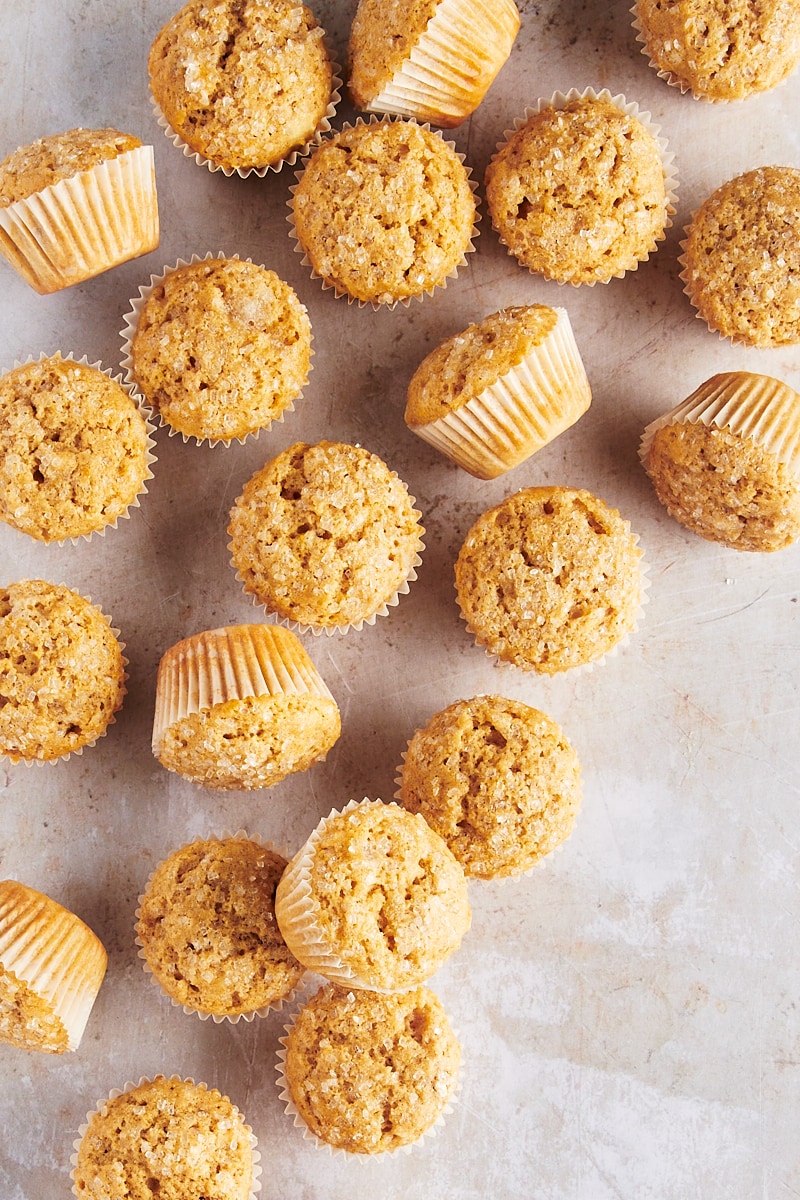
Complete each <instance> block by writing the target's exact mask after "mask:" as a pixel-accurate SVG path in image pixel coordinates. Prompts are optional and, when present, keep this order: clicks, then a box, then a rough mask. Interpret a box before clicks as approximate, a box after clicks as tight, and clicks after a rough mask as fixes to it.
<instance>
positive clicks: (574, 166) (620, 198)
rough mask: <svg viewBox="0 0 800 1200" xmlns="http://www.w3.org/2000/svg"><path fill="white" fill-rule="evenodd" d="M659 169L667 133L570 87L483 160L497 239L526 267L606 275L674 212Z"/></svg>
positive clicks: (597, 277)
mask: <svg viewBox="0 0 800 1200" xmlns="http://www.w3.org/2000/svg"><path fill="white" fill-rule="evenodd" d="M668 169H669V170H671V156H667V155H666V143H665V142H664V141H663V139H661V138H659V137H658V130H657V129H655V128H654V127H652V126H651V125H650V122H649V117H648V115H646V114H642V113H640V112H639V109H638V106H637V105H635V104H630V103H628V102H627V101H625V99H624V97H622V96H616V97H612V96H611V94H610V92H608V91H606V90H604V91H601V92H600V93H595V92H594V91H592V90H591V89H587V91H585V92H583V93H582V94H581V93H578V92H576V91H572V92H569V93H568V94H567V95H566V96H563V95H560V94H559V95H557V96H555V97H554V98H553V100H552V101H551V102H549V103H544V102H540V106H539V110H538V111H529V112H528V113H526V119H525V120H524V121H523V123H522V124H520V125H519V127H518V128H517V130H516V131H515V132H514V133H510V134H507V135H506V139H505V141H504V142H502V143H501V144H500V146H499V147H498V150H497V153H496V154H495V156H494V158H493V159H492V160H491V162H490V163H489V166H488V167H487V169H486V201H487V204H488V206H489V212H490V214H491V218H492V224H493V225H494V228H495V230H496V231H497V233H498V235H499V237H500V241H501V242H502V243H503V244H504V245H505V246H507V248H508V250H509V252H510V253H511V254H513V255H514V256H515V258H517V259H518V261H519V262H520V263H521V264H522V265H523V266H525V267H528V269H529V270H530V271H533V272H534V273H536V274H540V275H543V276H544V278H545V279H554V280H556V281H557V282H559V283H571V284H576V285H577V284H581V283H589V284H593V283H607V282H608V281H609V280H610V279H612V278H614V277H615V276H616V277H619V276H622V275H624V274H625V272H626V271H633V270H635V269H636V268H637V266H638V264H639V263H640V262H643V261H644V260H645V259H647V258H648V257H649V255H650V254H651V253H652V252H653V251H654V250H655V249H656V246H657V244H658V242H660V241H662V240H663V238H664V234H665V230H666V229H667V228H668V227H669V225H670V224H671V221H670V214H671V213H672V212H674V206H673V195H672V193H673V182H674V181H673V179H672V176H671V174H668Z"/></svg>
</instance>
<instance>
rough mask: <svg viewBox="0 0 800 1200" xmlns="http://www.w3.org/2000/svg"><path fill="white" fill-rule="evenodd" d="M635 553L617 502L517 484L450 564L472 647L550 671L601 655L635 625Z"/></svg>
mask: <svg viewBox="0 0 800 1200" xmlns="http://www.w3.org/2000/svg"><path fill="white" fill-rule="evenodd" d="M641 557H642V554H641V550H640V549H639V547H638V544H637V538H635V537H634V535H633V534H632V533H631V528H630V525H629V523H628V522H627V521H625V520H623V518H622V517H621V516H620V514H619V513H618V512H617V510H616V509H615V508H611V507H609V505H607V504H606V503H605V502H604V501H603V500H600V499H599V498H598V497H597V496H593V495H592V494H591V492H588V491H586V490H585V489H579V488H568V487H531V488H523V489H522V491H519V492H516V493H514V495H512V496H509V497H507V499H505V500H503V501H501V502H500V504H497V505H495V506H494V507H493V508H490V509H488V510H487V511H486V512H485V513H483V514H482V515H481V516H480V517H478V519H477V521H476V522H475V523H474V525H473V526H472V528H471V529H470V530H469V532H468V534H467V536H466V538H465V540H464V544H463V545H462V547H461V550H460V552H459V555H458V559H457V561H456V567H455V578H456V591H457V597H458V604H459V607H460V609H461V615H462V617H463V618H464V620H465V621H466V624H467V628H468V629H469V630H470V632H471V633H473V634H474V636H475V639H476V641H477V642H478V644H479V645H481V646H484V647H485V648H486V650H487V651H488V652H489V653H490V654H492V655H494V656H495V657H496V658H498V659H499V660H500V661H501V662H508V663H511V664H513V665H514V666H516V667H521V668H522V669H523V670H532V671H538V672H541V673H543V674H546V675H554V674H557V673H558V672H559V671H566V670H568V669H569V668H571V667H578V666H584V665H586V664H588V663H591V662H595V661H597V660H599V659H601V658H603V657H604V656H605V655H606V654H607V653H608V652H609V651H610V650H612V649H613V648H614V647H615V646H617V645H618V644H619V643H620V642H621V641H622V640H623V639H624V638H625V637H627V635H628V634H629V633H630V632H631V631H632V630H633V629H634V627H635V625H636V621H637V618H638V615H639V612H640V608H641V605H642V600H643V579H642V570H641Z"/></svg>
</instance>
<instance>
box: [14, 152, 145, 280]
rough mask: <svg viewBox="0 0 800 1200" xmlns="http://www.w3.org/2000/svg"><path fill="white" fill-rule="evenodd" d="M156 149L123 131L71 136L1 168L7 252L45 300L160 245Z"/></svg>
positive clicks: (18, 155)
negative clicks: (47, 295)
mask: <svg viewBox="0 0 800 1200" xmlns="http://www.w3.org/2000/svg"><path fill="white" fill-rule="evenodd" d="M158 239H159V228H158V201H157V198H156V178H155V167H154V165H153V147H152V146H143V145H142V143H141V141H140V140H139V138H138V137H135V136H134V135H133V134H129V133H120V132H119V131H118V130H116V129H69V130H67V132H66V133H57V134H53V135H52V136H50V137H44V138H40V139H39V140H38V141H36V142H33V143H32V144H31V145H29V146H21V147H20V148H19V149H18V150H15V151H14V152H13V153H12V154H9V155H8V156H7V157H6V158H5V159H4V160H3V161H2V162H0V252H2V253H3V254H4V255H5V257H6V258H7V259H8V261H9V262H10V263H11V265H12V267H14V268H15V270H16V271H17V272H18V273H19V274H20V275H21V276H22V278H23V279H24V280H25V282H26V283H28V284H30V286H31V287H32V288H34V290H35V291H37V292H39V293H41V294H46V293H48V292H57V291H60V290H61V288H65V287H70V286H71V285H72V284H74V283H80V282H81V281H82V280H84V279H91V278H92V277H93V276H95V275H100V274H101V273H102V272H103V271H107V270H108V269H109V268H110V267H115V266H117V265H118V264H119V263H123V262H127V261H128V259H131V258H137V257H138V256H139V255H141V254H147V253H148V252H149V251H150V250H155V248H156V246H157V245H158Z"/></svg>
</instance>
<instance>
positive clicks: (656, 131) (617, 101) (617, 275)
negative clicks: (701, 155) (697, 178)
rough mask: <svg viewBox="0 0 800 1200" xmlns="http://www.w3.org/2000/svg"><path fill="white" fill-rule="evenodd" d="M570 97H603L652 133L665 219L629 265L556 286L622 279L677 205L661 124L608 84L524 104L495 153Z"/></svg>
mask: <svg viewBox="0 0 800 1200" xmlns="http://www.w3.org/2000/svg"><path fill="white" fill-rule="evenodd" d="M573 100H607V101H608V102H609V103H610V104H613V105H614V106H615V107H616V108H618V109H619V110H620V111H621V112H623V113H625V115H626V116H629V117H631V118H633V119H634V120H636V121H638V122H639V123H640V124H641V125H643V126H644V127H645V129H646V130H647V131H648V133H650V134H651V135H652V137H653V139H654V140H655V143H656V145H657V147H658V152H659V155H660V157H661V164H662V167H663V171H664V189H665V192H666V204H665V209H664V212H665V220H664V225H663V228H662V229H661V231H660V233H659V234H658V235H657V236H656V238H655V244H654V245H653V246H651V247H650V248H649V249H648V250H647V251H646V252H644V253H642V254H641V256H640V257H639V258H638V259H637V261H636V262H635V263H633V264H631V265H630V266H626V267H623V268H621V269H620V270H618V271H613V272H612V273H611V274H610V275H608V276H607V277H606V276H603V277H600V276H598V278H596V279H588V280H585V281H584V280H573V279H568V280H563V279H556V280H555V281H554V282H556V283H558V284H559V285H560V286H563V285H564V284H565V283H568V284H569V285H570V286H571V287H594V286H595V284H596V283H601V284H606V283H610V282H611V280H612V279H622V278H623V276H625V275H628V274H630V273H631V272H632V271H635V270H637V268H638V267H639V266H640V264H641V263H643V262H647V260H648V259H649V257H650V255H651V254H653V253H654V252H655V250H656V249H657V247H658V244H659V242H663V241H664V239H665V237H666V233H667V230H668V229H670V228H671V226H672V217H673V215H674V214H675V211H676V208H677V197H678V176H677V172H676V169H675V155H674V153H673V152H672V151H671V150H670V149H669V147H668V143H667V140H666V138H664V137H662V136H661V127H660V126H659V125H656V124H655V123H654V122H653V120H652V118H651V115H650V113H649V112H645V111H643V110H641V109H640V108H639V105H638V104H637V103H636V102H635V101H633V100H627V99H626V98H625V96H624V95H622V93H619V94H618V95H616V96H612V95H611V92H610V91H609V90H608V88H602V89H601V90H600V91H599V92H598V91H596V90H595V89H594V88H592V87H587V88H584V89H583V91H580V90H579V89H578V88H570V90H569V91H568V92H554V93H553V95H552V96H551V97H550V98H549V100H545V99H539V100H538V101H537V102H536V104H535V105H534V106H533V107H529V108H526V109H525V111H524V112H523V114H522V116H521V117H516V118H515V120H514V126H513V128H512V129H506V130H505V131H504V132H503V137H502V138H501V140H500V141H499V142H497V144H496V146H495V152H496V153H497V152H499V151H500V150H502V149H503V148H504V146H505V145H506V143H507V142H508V141H509V140H510V139H511V138H512V137H513V136H514V134H515V133H517V132H518V130H520V129H521V128H522V126H523V125H525V123H526V122H527V121H528V120H529V119H530V118H531V117H532V116H535V115H536V114H537V113H540V112H542V111H543V109H546V108H554V109H560V108H564V107H565V105H567V104H569V103H571V102H572V101H573ZM498 239H499V241H500V242H501V244H502V245H504V246H505V247H506V249H507V250H508V252H509V254H513V251H512V250H511V249H510V247H509V246H508V243H507V242H506V241H505V240H504V239H503V237H502V235H501V234H499V233H498ZM515 257H516V256H515ZM520 265H521V266H523V265H524V264H522V263H521V264H520ZM526 270H528V271H530V273H531V275H536V276H541V272H540V271H534V270H533V268H531V267H526Z"/></svg>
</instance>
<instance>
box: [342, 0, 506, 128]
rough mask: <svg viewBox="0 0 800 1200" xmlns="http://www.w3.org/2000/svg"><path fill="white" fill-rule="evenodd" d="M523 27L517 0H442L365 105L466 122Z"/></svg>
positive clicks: (433, 119)
mask: <svg viewBox="0 0 800 1200" xmlns="http://www.w3.org/2000/svg"><path fill="white" fill-rule="evenodd" d="M518 30H519V13H518V11H517V8H516V5H515V4H514V3H513V0H489V3H486V0H441V3H440V4H438V5H437V7H436V11H435V12H434V14H433V16H432V17H431V19H430V21H429V22H428V24H427V26H426V28H425V29H424V31H423V32H422V34H421V35H420V37H419V38H418V40H417V41H416V43H415V44H414V45H413V46H412V48H411V50H410V52H409V54H408V57H407V59H406V60H405V62H404V63H403V64H402V66H401V67H400V68H399V69H398V70H397V72H396V73H395V74H394V76H393V77H392V78H391V79H390V80H389V82H388V83H387V84H386V85H385V86H384V87H383V88H382V89H381V91H380V92H378V94H377V95H376V96H374V97H373V99H372V100H370V102H369V104H367V105H365V106H364V107H365V111H366V112H375V113H393V114H396V115H398V116H402V117H413V118H415V119H416V120H418V121H430V122H431V123H432V124H434V125H440V126H447V127H452V126H455V125H460V124H461V122H462V121H463V120H464V119H465V118H466V117H468V116H469V114H470V113H471V112H473V111H474V110H475V109H476V108H477V107H478V105H479V104H480V102H481V100H482V99H483V97H484V96H485V94H486V92H487V91H488V90H489V87H490V86H491V84H492V82H493V81H494V79H495V77H496V76H497V74H498V72H499V70H500V68H501V67H502V66H503V64H504V63H505V61H506V59H507V58H508V56H509V54H510V53H511V47H512V46H513V44H514V39H515V38H516V36H517V32H518Z"/></svg>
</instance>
